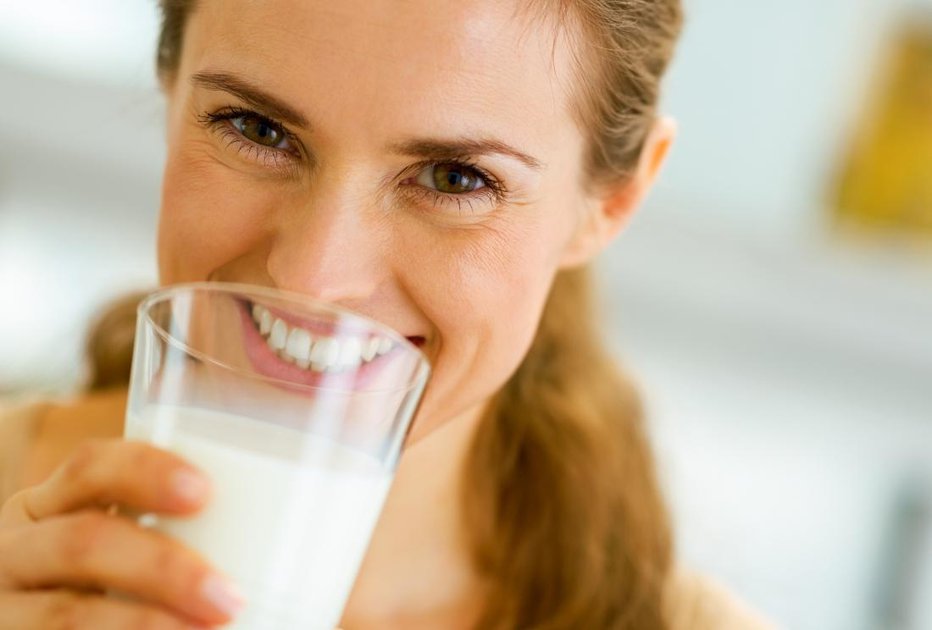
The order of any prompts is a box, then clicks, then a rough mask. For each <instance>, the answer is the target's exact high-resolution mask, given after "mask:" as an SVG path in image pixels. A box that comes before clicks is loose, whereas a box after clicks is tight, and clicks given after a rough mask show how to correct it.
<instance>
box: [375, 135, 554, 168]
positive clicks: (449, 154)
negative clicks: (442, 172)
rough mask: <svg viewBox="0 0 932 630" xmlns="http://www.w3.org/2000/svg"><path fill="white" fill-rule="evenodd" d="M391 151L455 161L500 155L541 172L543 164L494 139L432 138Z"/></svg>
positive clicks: (399, 145) (404, 144) (413, 142)
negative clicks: (465, 157)
mask: <svg viewBox="0 0 932 630" xmlns="http://www.w3.org/2000/svg"><path fill="white" fill-rule="evenodd" d="M390 149H391V150H392V151H393V152H395V153H400V154H402V155H416V156H419V157H423V158H424V159H428V160H436V161H443V160H454V159H457V158H462V157H464V156H468V155H489V154H495V153H497V154H500V155H508V156H511V157H513V158H515V159H517V160H519V161H521V162H522V163H524V164H525V165H526V166H527V167H528V168H531V169H533V170H535V171H537V170H540V169H541V168H542V167H543V164H541V162H540V161H539V160H537V159H536V158H534V157H532V156H530V155H528V154H527V153H524V152H523V151H519V150H518V149H516V148H514V147H513V146H511V145H509V144H506V143H504V142H502V141H501V140H494V139H472V138H457V139H453V140H439V139H432V138H425V139H416V140H409V141H406V142H400V143H397V144H393V145H391V147H390Z"/></svg>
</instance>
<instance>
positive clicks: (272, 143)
mask: <svg viewBox="0 0 932 630" xmlns="http://www.w3.org/2000/svg"><path fill="white" fill-rule="evenodd" d="M230 122H231V123H232V124H233V126H234V127H236V129H237V130H238V131H239V132H240V133H241V134H243V137H245V138H246V139H247V140H249V141H251V142H255V143H256V144H258V145H261V146H263V147H272V148H284V147H279V145H280V144H281V143H282V141H283V140H285V133H284V132H283V131H282V129H281V127H278V126H277V125H275V124H272V123H271V122H270V121H269V120H266V119H264V118H261V117H259V116H253V115H243V116H237V117H236V118H232V119H231V120H230Z"/></svg>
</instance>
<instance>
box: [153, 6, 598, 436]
mask: <svg viewBox="0 0 932 630" xmlns="http://www.w3.org/2000/svg"><path fill="white" fill-rule="evenodd" d="M568 46H569V44H568V43H567V42H566V41H565V39H564V38H562V37H560V36H559V33H558V32H556V31H555V30H554V29H553V28H552V27H551V26H549V25H545V24H543V23H541V22H535V21H534V20H533V18H531V17H530V16H527V15H524V14H522V13H520V12H519V11H517V10H516V7H515V6H510V3H507V2H501V0H480V1H479V2H470V3H462V2H446V1H441V2H438V0H409V1H405V2H398V1H397V0H379V1H376V0H341V1H340V2H324V1H311V0H250V1H247V0H222V1H221V0H202V1H201V2H199V3H198V9H197V11H196V12H195V13H194V14H192V16H191V17H190V20H189V22H188V25H187V31H186V35H185V42H184V48H183V53H182V58H181V64H180V68H179V72H178V74H177V76H176V78H175V80H174V81H173V83H172V85H170V86H168V90H167V91H168V96H169V123H168V160H167V164H166V170H165V180H164V189H163V200H162V212H161V224H160V229H159V269H160V275H161V282H162V283H163V284H169V283H176V282H184V281H195V280H205V279H208V278H210V279H214V280H226V281H240V282H250V283H255V284H261V285H266V286H273V287H278V288H282V289H287V290H291V291H296V292H300V293H304V294H307V295H310V296H312V297H315V298H318V299H321V300H326V301H329V302H333V303H337V304H340V305H343V306H346V307H348V308H350V309H353V310H355V311H358V312H360V313H363V314H365V315H368V316H370V317H372V318H374V319H377V320H380V321H382V322H385V323H386V324H388V325H390V326H392V327H393V328H395V329H396V330H398V331H399V332H400V333H401V334H403V335H405V336H407V337H409V338H411V339H412V340H414V341H415V342H417V343H419V344H420V345H421V346H422V349H423V350H424V352H425V353H426V354H427V356H428V357H429V359H430V361H431V363H432V365H433V368H434V371H433V377H432V381H431V384H430V386H429V388H428V393H427V396H426V397H425V400H424V403H423V405H422V407H421V410H420V413H419V416H418V419H417V421H416V424H415V427H414V433H413V435H412V438H413V439H417V438H418V437H419V436H422V435H424V434H426V433H427V432H429V431H430V430H432V429H433V428H435V427H436V426H438V425H439V424H442V423H443V422H445V421H446V420H449V419H451V418H454V417H457V416H464V415H467V414H474V413H476V412H478V411H479V410H481V406H482V403H483V402H484V401H486V400H487V399H488V397H489V396H490V395H492V394H493V393H494V392H495V391H496V390H497V389H499V388H500V387H501V386H502V385H503V383H504V382H505V381H506V379H507V378H508V377H509V376H510V374H511V373H512V372H513V371H514V370H515V369H516V367H517V366H518V364H519V363H520V362H521V360H522V358H523V357H524V355H525V353H526V351H527V349H528V347H529V345H530V343H531V340H532V338H533V335H534V332H535V329H536V326H537V322H538V320H539V317H540V314H541V312H542V309H543V306H544V302H545V299H546V296H547V294H548V290H549V288H550V285H551V281H552V279H553V276H554V274H555V273H556V271H557V270H558V269H559V268H560V267H561V265H564V264H566V263H567V261H568V256H569V253H568V252H569V251H570V248H571V242H572V241H573V237H574V235H575V234H577V227H578V226H579V225H581V224H582V223H584V222H583V221H582V218H583V216H584V214H585V213H586V212H589V211H590V209H591V205H592V204H591V201H590V200H588V199H587V198H586V196H585V195H584V193H583V187H582V173H581V165H582V155H583V150H584V146H583V137H582V135H581V132H580V130H579V128H578V127H577V125H576V124H575V122H574V116H573V111H572V107H571V98H572V97H571V94H572V91H573V90H572V80H573V67H574V66H573V64H572V62H571V54H570V51H569V49H568Z"/></svg>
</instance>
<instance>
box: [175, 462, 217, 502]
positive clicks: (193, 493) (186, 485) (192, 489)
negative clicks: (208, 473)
mask: <svg viewBox="0 0 932 630" xmlns="http://www.w3.org/2000/svg"><path fill="white" fill-rule="evenodd" d="M208 487H209V486H208V483H207V480H206V479H204V477H203V476H202V475H199V474H198V473H196V472H192V471H190V470H179V471H177V472H175V474H174V475H173V476H172V489H173V490H174V493H175V496H176V497H178V498H179V499H181V500H183V501H184V502H185V503H197V502H198V501H201V500H202V499H204V497H205V496H207V490H208Z"/></svg>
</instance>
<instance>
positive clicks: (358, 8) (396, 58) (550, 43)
mask: <svg viewBox="0 0 932 630" xmlns="http://www.w3.org/2000/svg"><path fill="white" fill-rule="evenodd" d="M561 30H562V29H557V28H555V27H554V26H553V25H552V24H550V23H549V22H548V21H546V20H541V19H538V18H533V17H531V16H530V15H528V13H527V12H525V11H522V10H520V8H519V5H518V4H517V2H509V1H507V0H480V1H475V2H463V1H462V0H459V1H456V0H449V1H448V0H340V1H339V2H332V1H319V0H202V1H201V2H199V3H198V9H197V11H196V12H195V13H194V14H193V15H192V16H191V18H190V22H189V24H188V28H187V33H186V41H185V51H184V55H183V59H182V72H181V77H182V78H184V77H185V75H188V76H190V74H191V73H194V72H200V71H212V70H216V71H224V72H233V73H236V74H240V75H243V76H244V77H247V78H248V79H249V80H251V81H252V82H255V83H257V84H259V85H262V86H263V87H264V88H266V89H268V90H270V91H272V92H274V93H275V94H276V95H277V96H279V97H281V98H283V99H286V100H288V101H289V103H290V104H292V105H294V106H295V107H297V108H300V109H302V111H305V112H307V113H308V116H309V117H310V118H311V119H312V125H313V124H314V123H313V121H314V120H315V119H317V120H318V121H319V122H320V123H321V126H322V127H323V126H324V125H323V123H326V126H327V128H328V129H330V130H331V131H332V132H333V133H348V132H350V131H352V130H358V127H359V125H365V126H366V130H367V131H368V132H370V133H376V132H378V131H379V129H380V128H383V127H392V128H393V130H394V131H412V132H413V131H423V130H424V127H425V126H427V127H433V128H435V129H436V128H437V127H438V126H439V127H440V128H447V129H450V128H451V126H452V129H450V130H451V131H455V132H456V133H473V132H481V133H484V134H488V133H499V134H507V135H508V136H510V137H511V138H512V139H514V140H515V141H516V142H526V143H529V144H536V145H538V146H541V144H542V143H543V144H547V142H548V140H549V141H550V142H551V143H560V142H565V140H566V139H565V138H560V135H561V134H560V129H561V128H564V127H566V126H567V125H569V126H573V117H572V114H571V107H570V93H571V86H572V83H573V77H572V72H573V71H572V68H573V64H572V63H571V59H572V55H571V51H570V50H569V49H568V46H569V44H568V43H567V40H566V38H565V37H562V35H561ZM399 126H400V127H409V128H411V129H408V130H399V129H397V128H398V127H399ZM350 128H352V129H350ZM322 131H323V129H322ZM542 131H545V132H546V133H543V134H542V133H541V132H542ZM541 135H543V136H544V137H542V138H541V137H537V138H535V137H534V136H541ZM542 148H543V147H542Z"/></svg>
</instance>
